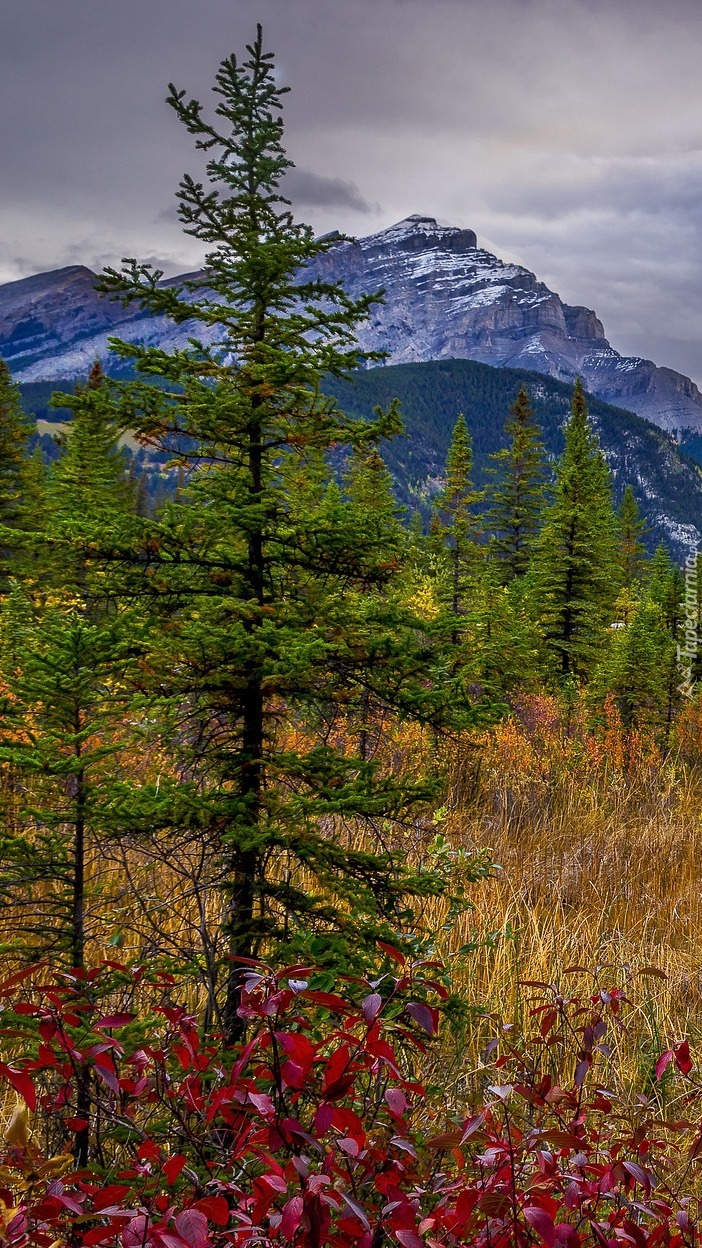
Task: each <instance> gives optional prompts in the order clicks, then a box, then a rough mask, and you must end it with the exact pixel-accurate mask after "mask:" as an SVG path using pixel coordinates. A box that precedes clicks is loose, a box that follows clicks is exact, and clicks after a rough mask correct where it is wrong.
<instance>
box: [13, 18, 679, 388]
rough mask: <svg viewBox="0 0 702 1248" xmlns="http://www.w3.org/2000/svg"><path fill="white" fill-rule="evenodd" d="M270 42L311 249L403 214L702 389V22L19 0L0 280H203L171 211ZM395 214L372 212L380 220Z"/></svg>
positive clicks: (191, 244) (295, 191) (293, 184)
mask: <svg viewBox="0 0 702 1248" xmlns="http://www.w3.org/2000/svg"><path fill="white" fill-rule="evenodd" d="M256 20H261V21H263V23H264V27H265V31H266V37H267V41H268V43H269V45H270V46H271V47H272V48H273V49H274V50H275V52H276V54H277V63H278V66H279V74H280V78H281V80H284V81H285V82H286V83H289V84H290V85H291V86H292V88H293V90H292V93H291V94H290V95H289V96H287V97H286V120H287V132H286V138H287V145H288V149H289V152H290V155H291V158H292V159H293V160H294V161H295V163H296V165H297V166H298V168H297V169H296V170H295V171H293V173H292V174H291V176H290V180H289V182H288V186H289V188H290V190H291V198H293V200H294V202H295V205H296V208H297V209H298V210H299V212H300V214H301V215H302V216H303V217H305V218H307V219H308V220H309V221H310V223H311V224H312V225H313V226H314V228H315V229H317V230H318V231H319V232H325V231H326V230H329V229H333V228H339V229H342V230H347V231H348V232H349V233H358V232H359V228H358V227H359V218H361V217H362V218H363V225H364V228H365V227H367V229H368V232H370V231H371V230H374V229H378V228H381V227H383V226H385V225H389V224H391V222H392V221H394V220H398V219H399V218H401V217H404V216H406V215H408V214H409V213H411V212H424V213H431V214H432V215H434V216H437V217H440V218H443V219H444V220H446V221H453V222H455V223H456V224H458V225H464V226H468V227H471V228H473V229H475V230H476V231H477V232H478V235H479V238H480V240H481V242H482V243H483V244H484V245H486V246H489V247H490V248H491V249H493V250H495V251H497V253H498V254H500V255H502V256H504V257H505V258H513V259H516V260H519V261H521V262H522V263H524V264H526V265H528V266H529V267H530V268H532V269H534V270H535V271H536V272H537V273H538V274H539V276H541V277H542V278H544V280H546V281H548V282H549V284H550V285H552V286H553V287H554V288H555V289H556V290H558V291H559V293H560V294H561V295H562V296H563V297H564V298H566V299H568V301H569V302H571V303H586V304H588V305H590V306H594V307H595V308H596V309H597V311H598V313H599V314H600V315H601V316H602V318H603V319H604V322H605V326H606V329H607V331H608V334H609V337H610V339H611V340H612V342H613V343H614V345H615V346H616V347H617V348H618V349H620V350H625V351H627V352H632V353H637V354H641V355H648V356H651V357H652V358H654V359H656V362H657V363H662V364H665V363H667V364H671V365H672V366H674V367H678V368H681V369H682V370H683V371H685V372H688V373H690V374H691V375H693V376H695V378H696V379H697V380H700V381H702V346H701V345H700V344H701V343H702V280H701V279H702V237H701V236H700V235H701V232H702V225H701V220H702V213H701V212H700V205H701V201H702V132H701V131H702V126H701V125H700V122H699V117H698V113H697V111H696V110H695V109H694V108H693V107H692V106H691V101H694V100H696V99H697V96H698V93H699V62H700V52H701V51H702V5H700V4H699V0H667V3H666V4H665V6H663V5H661V4H660V3H659V0H431V2H430V0H257V3H256V4H255V5H253V4H251V0H197V3H195V2H194V0H22V3H21V4H15V5H6V6H4V11H3V13H2V16H1V17H0V110H1V111H0V115H1V116H2V118H3V165H2V167H3V196H2V203H1V204H0V239H2V244H0V280H10V279H12V278H15V277H18V276H23V275H24V274H25V273H26V272H29V271H33V270H34V271H36V270H40V269H44V268H47V269H48V268H54V267H58V266H59V265H61V264H66V263H79V262H82V263H86V264H88V265H89V266H90V267H93V268H95V267H99V266H100V265H101V264H102V263H104V262H106V261H107V262H109V263H114V262H118V261H119V259H120V258H121V257H122V256H123V255H138V256H141V257H144V256H154V257H159V258H160V260H159V264H160V267H163V268H165V269H166V271H167V272H177V271H178V270H179V269H191V268H193V267H196V266H197V264H199V263H200V261H201V258H202V256H201V252H200V250H199V248H198V245H197V243H196V242H195V241H194V240H192V239H189V238H187V237H186V236H184V235H183V234H182V233H181V232H180V228H179V225H178V223H177V219H176V216H175V213H174V212H173V210H172V209H171V210H169V209H168V207H167V205H168V201H169V196H170V195H172V193H173V192H174V191H175V189H176V188H177V185H178V181H179V178H180V176H181V174H182V172H183V171H185V170H189V171H192V172H195V173H197V171H198V167H199V166H198V162H197V159H196V157H195V154H194V153H193V151H192V147H191V144H190V140H189V138H188V136H187V135H186V134H184V133H183V132H182V130H181V129H180V128H179V126H178V124H177V122H176V120H175V118H174V117H173V115H172V114H171V112H170V110H169V109H168V108H166V107H165V105H164V104H163V96H164V93H165V86H166V83H167V82H168V81H169V80H173V81H175V82H176V83H177V84H178V85H180V86H183V87H184V88H185V89H186V90H188V91H189V92H192V93H194V94H196V95H199V96H200V97H201V98H204V97H205V96H206V95H207V92H208V86H209V84H210V83H211V81H212V77H213V73H214V70H215V68H216V66H217V63H218V61H219V60H220V59H221V57H222V56H223V55H224V54H226V53H228V52H229V51H231V50H240V49H242V48H243V45H244V43H245V42H246V41H247V40H248V39H250V38H251V36H252V34H253V32H254V27H255V22H256ZM378 203H380V204H382V205H383V207H382V210H381V209H380V208H379V207H378Z"/></svg>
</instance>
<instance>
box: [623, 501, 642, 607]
mask: <svg viewBox="0 0 702 1248" xmlns="http://www.w3.org/2000/svg"><path fill="white" fill-rule="evenodd" d="M617 519H618V536H619V569H620V581H621V585H622V588H623V589H626V590H631V589H633V587H634V585H635V584H636V582H637V581H638V580H640V578H641V576H642V575H643V571H644V568H645V566H646V547H645V546H644V544H643V542H642V540H641V539H642V537H643V535H644V533H645V531H646V522H645V521H644V520H643V519H642V518H641V515H640V512H639V506H638V503H637V502H636V498H635V495H634V491H633V489H632V488H631V486H630V485H627V487H626V489H625V491H624V496H623V498H622V501H621V504H620V506H619V511H618V513H617Z"/></svg>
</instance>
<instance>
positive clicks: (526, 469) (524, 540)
mask: <svg viewBox="0 0 702 1248" xmlns="http://www.w3.org/2000/svg"><path fill="white" fill-rule="evenodd" d="M505 436H506V438H507V439H508V445H507V446H505V447H503V448H502V449H501V450H499V451H495V453H494V454H492V455H491V456H490V458H491V459H492V460H493V461H494V463H495V464H496V465H497V467H496V468H495V469H492V471H493V472H494V473H496V474H497V479H496V481H495V483H494V485H493V486H492V488H491V490H490V495H489V496H490V500H491V506H490V508H489V510H488V513H487V516H488V520H489V524H490V529H491V531H492V533H493V534H494V540H493V543H492V548H493V550H494V552H495V553H496V554H497V556H498V558H499V559H500V560H501V562H502V568H503V572H504V579H505V580H508V581H509V580H512V579H513V578H514V577H516V576H523V575H524V573H525V572H526V570H527V568H528V566H529V561H530V559H531V556H532V554H533V550H534V543H535V540H536V534H537V532H538V528H539V524H540V520H541V514H542V511H543V507H544V499H545V494H546V482H547V478H548V471H547V462H546V451H545V448H544V445H543V442H542V440H541V431H540V429H539V426H538V424H537V423H536V419H535V417H534V412H533V409H532V406H531V402H530V399H529V393H528V391H527V389H526V387H525V386H522V387H521V388H520V390H519V394H518V395H517V399H516V401H515V403H514V404H513V406H512V407H511V408H510V414H509V417H508V419H507V421H506V424H505Z"/></svg>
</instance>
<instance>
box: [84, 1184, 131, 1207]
mask: <svg viewBox="0 0 702 1248" xmlns="http://www.w3.org/2000/svg"><path fill="white" fill-rule="evenodd" d="M128 1191H129V1188H128V1187H126V1186H123V1185H117V1184H116V1183H113V1184H110V1186H109V1187H103V1189H102V1191H101V1192H96V1193H95V1195H94V1197H93V1209H94V1211H95V1213H100V1211H101V1210H102V1209H107V1208H109V1206H110V1205H118V1204H119V1203H120V1201H121V1200H123V1199H124V1197H125V1196H126V1195H127V1192H128Z"/></svg>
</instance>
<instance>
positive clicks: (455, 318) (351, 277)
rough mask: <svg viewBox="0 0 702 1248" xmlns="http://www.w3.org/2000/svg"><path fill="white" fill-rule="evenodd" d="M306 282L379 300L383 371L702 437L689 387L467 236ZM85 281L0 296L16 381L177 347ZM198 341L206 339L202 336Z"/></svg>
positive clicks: (75, 274) (418, 243) (53, 280)
mask: <svg viewBox="0 0 702 1248" xmlns="http://www.w3.org/2000/svg"><path fill="white" fill-rule="evenodd" d="M332 237H333V236H332ZM313 271H314V273H315V274H317V275H318V276H320V277H325V278H329V279H334V280H338V281H341V282H342V283H343V284H344V286H345V287H346V289H347V290H348V291H349V293H350V294H351V295H358V294H360V293H365V292H367V291H373V290H377V289H379V288H381V287H382V288H384V290H385V303H384V305H382V306H378V307H376V309H375V310H374V313H373V316H372V319H371V320H370V321H369V322H368V323H367V324H366V325H365V326H363V327H362V328H361V331H360V335H359V337H360V342H361V345H362V346H363V347H364V348H366V349H381V350H384V351H387V352H388V354H389V360H390V362H391V363H394V364H402V363H417V362H422V361H427V360H437V359H471V360H477V361H479V362H481V363H485V364H492V365H496V366H501V367H508V368H518V369H519V368H522V369H529V370H533V371H536V372H539V373H543V374H546V375H547V376H551V377H554V378H556V379H558V380H561V381H568V382H572V381H573V380H574V379H575V377H576V376H578V375H581V376H582V378H583V381H584V383H585V386H586V388H587V389H588V390H589V391H590V392H591V393H593V394H595V395H597V396H598V397H599V398H601V399H604V400H605V401H606V402H608V403H612V404H614V405H616V406H619V407H624V408H627V409H628V410H629V411H633V412H635V413H637V414H638V415H639V416H644V417H646V418H647V419H648V420H651V421H653V422H654V424H657V425H660V426H661V427H662V428H664V429H668V430H675V431H678V432H683V431H690V433H691V434H693V435H695V434H700V433H702V394H700V391H699V390H698V388H697V386H696V385H695V383H694V382H693V381H691V380H690V379H689V378H688V377H684V376H683V375H682V374H681V373H676V372H674V371H673V370H672V369H668V368H659V367H657V366H656V365H655V364H653V363H652V362H651V361H650V360H644V359H640V358H638V357H633V358H632V357H625V356H621V355H619V354H618V352H616V351H615V350H614V349H613V347H611V346H610V344H609V342H608V341H607V339H606V337H605V332H604V328H603V326H602V323H601V322H600V321H599V320H598V318H597V316H596V315H595V313H594V312H592V311H590V310H589V309H588V308H582V307H571V306H570V305H568V304H566V303H564V302H563V301H562V299H560V297H559V296H558V295H557V294H555V293H554V292H553V291H552V290H549V288H548V287H547V286H545V285H544V283H543V282H540V281H539V280H538V278H537V277H535V275H534V274H533V273H530V272H529V270H528V269H525V268H522V267H521V266H520V265H516V264H506V263H504V262H503V261H502V260H500V259H498V257H496V256H494V255H492V254H491V253H490V252H488V251H485V250H483V249H482V248H480V247H478V245H477V238H476V236H475V234H474V233H473V231H472V230H463V229H459V228H457V227H453V226H441V225H438V224H437V222H436V221H435V220H434V218H433V217H422V216H412V217H408V218H407V219H406V220H405V221H401V222H399V223H398V224H397V225H394V226H392V227H391V228H390V229H387V230H382V231H381V232H380V233H378V234H372V235H370V236H369V237H367V238H362V239H359V240H358V241H355V242H353V241H348V240H344V239H342V238H341V237H338V238H337V239H336V240H335V241H334V245H333V246H332V248H331V250H330V251H329V252H328V253H327V254H326V255H325V256H321V257H320V258H319V259H318V260H317V261H316V262H315V264H314V266H313ZM186 276H189V277H193V276H194V275H192V274H188V275H186ZM93 280H94V277H93V274H92V273H91V272H90V270H89V269H85V268H81V267H74V268H69V269H59V270H57V271H55V272H53V273H45V274H39V275H38V276H36V277H30V278H25V279H23V280H22V281H18V282H10V283H8V284H7V285H5V286H0V354H2V355H3V356H4V357H5V359H6V360H7V362H8V363H9V364H10V367H11V368H12V370H13V372H14V374H15V376H16V378H17V380H19V381H20V382H22V383H29V382H35V383H36V382H44V381H66V380H71V379H73V378H75V377H77V376H79V375H80V374H82V373H85V372H86V371H87V370H88V369H89V367H90V364H91V362H92V361H93V359H94V358H95V356H96V355H97V356H100V357H101V358H102V359H103V360H107V358H108V356H109V348H108V345H107V339H108V336H109V335H110V334H112V333H117V334H119V336H121V337H124V338H130V339H140V340H142V341H145V342H153V343H159V344H161V345H163V346H164V347H173V346H182V345H184V343H185V341H186V339H187V337H188V335H189V334H190V333H191V332H192V330H193V327H192V326H188V325H183V326H179V327H175V326H174V325H172V324H171V323H170V322H168V321H166V320H165V319H164V318H162V317H150V316H148V315H146V314H144V313H143V312H141V311H139V310H137V311H135V310H134V309H133V308H130V309H124V308H122V307H121V306H120V305H118V304H115V303H110V302H108V301H107V300H103V299H100V298H99V297H98V296H97V295H96V294H95V291H94V290H93ZM170 280H172V281H174V282H177V281H178V280H179V279H170ZM198 335H199V336H201V337H205V338H206V337H207V335H206V333H203V331H202V329H201V328H198Z"/></svg>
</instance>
